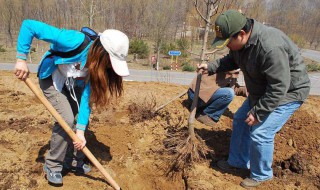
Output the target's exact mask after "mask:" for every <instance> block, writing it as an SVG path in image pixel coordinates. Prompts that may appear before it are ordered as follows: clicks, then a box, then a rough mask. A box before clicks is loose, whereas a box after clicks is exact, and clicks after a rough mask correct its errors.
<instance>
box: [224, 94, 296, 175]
mask: <svg viewBox="0 0 320 190" xmlns="http://www.w3.org/2000/svg"><path fill="white" fill-rule="evenodd" d="M301 104H302V102H301V101H296V102H291V103H287V104H284V105H280V106H278V107H277V108H276V109H275V110H274V111H273V112H271V113H270V114H269V116H268V117H266V118H265V119H264V120H263V121H262V122H260V123H259V124H257V125H254V126H252V127H250V126H249V125H247V123H246V122H245V119H246V118H247V113H248V112H249V111H250V107H249V100H248V99H247V100H245V102H244V103H243V104H242V106H241V107H240V108H239V109H238V111H237V112H236V113H235V115H234V117H233V130H232V135H231V142H230V150H229V158H228V163H229V164H230V165H232V166H234V167H237V168H246V169H250V172H251V174H250V177H251V178H252V179H254V180H256V181H265V180H268V179H271V178H272V177H273V171H272V168H271V165H272V161H273V150H274V137H275V134H276V133H277V132H278V131H280V129H281V128H282V126H283V125H284V124H285V123H286V121H287V120H288V119H289V118H290V116H291V115H292V114H293V113H294V112H295V111H296V110H297V109H298V108H299V107H300V106H301Z"/></svg>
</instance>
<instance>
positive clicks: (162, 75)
mask: <svg viewBox="0 0 320 190" xmlns="http://www.w3.org/2000/svg"><path fill="white" fill-rule="evenodd" d="M37 67H38V65H37V64H29V69H30V71H31V72H33V73H36V72H37ZM13 68H14V64H12V63H1V64H0V70H13ZM195 76H196V73H189V72H175V71H155V70H135V69H130V76H128V77H125V78H124V79H125V80H126V81H141V82H147V81H155V82H165V83H173V84H180V85H189V84H190V83H191V81H192V79H193V78H194V77H195ZM309 78H310V80H311V91H310V94H312V95H320V73H309ZM239 83H240V84H244V80H243V76H242V75H240V77H239Z"/></svg>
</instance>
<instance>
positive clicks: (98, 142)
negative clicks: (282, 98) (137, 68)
mask: <svg viewBox="0 0 320 190" xmlns="http://www.w3.org/2000/svg"><path fill="white" fill-rule="evenodd" d="M0 76H1V77H0V113H1V114H0V122H1V125H0V152H1V156H2V159H1V160H0V189H54V188H55V187H52V186H50V185H49V184H48V183H47V181H46V180H45V178H44V175H43V172H42V166H43V162H44V155H45V154H46V151H47V150H48V148H49V144H48V143H49V142H48V141H49V139H50V135H51V127H52V125H53V122H54V119H53V118H52V116H51V115H50V113H49V112H48V111H47V110H46V109H45V107H44V106H43V105H42V104H41V103H40V102H39V100H37V99H36V97H35V96H34V95H33V94H32V92H31V91H30V90H29V89H28V87H27V86H26V85H25V84H24V83H23V82H20V81H18V80H17V79H15V77H14V76H13V74H12V73H11V72H3V71H2V72H0ZM31 78H32V80H33V81H34V82H36V81H37V79H36V76H35V75H32V76H31ZM124 87H125V93H124V96H123V97H122V98H121V99H119V100H118V101H117V102H114V103H113V104H111V105H110V106H109V107H108V109H106V110H105V111H100V112H98V111H96V110H94V111H93V113H92V115H91V121H90V127H89V130H88V132H87V134H86V137H87V146H88V148H89V149H90V150H91V152H92V153H93V154H94V155H95V156H96V158H97V159H98V160H99V161H100V163H101V164H102V165H103V166H104V167H105V168H106V169H107V171H108V172H109V173H110V175H111V176H112V177H113V178H114V179H115V180H116V181H117V183H118V184H119V185H120V186H121V187H122V188H123V189H131V190H138V189H139V190H140V189H223V190H224V189H242V188H241V187H240V186H239V184H240V182H241V181H242V179H243V178H245V177H246V176H247V175H248V172H242V173H223V172H221V171H220V170H218V168H217V167H216V162H217V161H218V160H220V159H226V158H227V157H228V149H229V142H230V137H231V132H232V117H233V114H234V113H235V111H236V110H237V108H238V107H239V106H241V104H242V102H243V101H244V98H242V97H236V98H235V99H234V100H233V102H232V103H231V104H230V106H229V109H228V110H227V111H226V112H225V113H224V115H223V116H222V118H221V120H220V121H219V122H218V123H217V125H216V127H215V128H210V127H207V126H205V125H202V124H201V123H198V122H196V123H195V124H196V125H195V127H196V133H197V134H198V135H199V136H200V137H201V138H202V139H204V140H205V143H206V145H207V146H208V147H209V148H210V149H211V150H213V152H214V153H213V154H212V155H208V156H207V158H206V160H205V161H204V162H202V163H197V164H195V165H194V166H193V167H191V168H189V169H188V170H186V171H184V172H179V173H176V175H175V176H173V177H170V178H168V177H167V176H166V171H167V170H166V169H167V168H168V166H169V165H170V162H172V155H171V154H169V153H168V152H167V151H166V148H165V147H164V143H163V140H164V139H165V138H166V135H167V134H168V130H169V129H171V128H179V127H183V126H187V119H188V116H189V111H188V109H187V103H186V101H185V100H186V96H183V97H181V98H180V99H178V100H176V101H174V102H172V103H171V104H169V105H168V106H166V107H165V108H164V109H163V110H161V111H159V112H158V113H152V112H151V111H152V109H153V108H154V107H158V106H160V105H162V104H164V103H165V102H166V101H169V100H170V99H171V98H172V97H175V96H176V95H178V94H180V93H181V92H183V91H186V90H187V86H177V85H172V84H165V83H153V82H152V83H143V82H125V85H124ZM137 89H138V90H137ZM319 104H320V97H319V96H310V97H309V98H308V100H307V101H306V102H305V103H304V104H303V106H302V107H301V108H300V109H299V110H298V111H297V112H296V113H295V114H294V115H293V116H292V117H291V119H290V120H289V121H288V122H287V124H286V125H285V126H284V127H283V129H282V130H281V131H280V132H279V133H278V134H277V135H276V139H275V153H274V166H273V168H274V173H275V176H274V179H273V180H271V181H269V182H267V183H263V184H262V185H261V186H259V187H258V188H257V189H309V190H311V189H319V188H320V183H319V181H320V139H319V137H320V125H319V122H320V121H319V118H320V117H319V116H320V108H319V107H318V105H319ZM139 105H140V106H139ZM155 105H156V106H155ZM141 107H142V108H143V109H141ZM139 114H140V115H139ZM88 162H89V161H88ZM89 164H90V163H89ZM63 189H68V190H69V189H71V190H72V189H75V190H78V189H112V188H111V187H110V186H108V185H107V182H106V180H105V179H104V177H103V176H102V175H101V174H100V172H99V171H98V170H97V169H96V168H93V170H92V172H91V173H89V174H88V175H85V176H77V175H75V174H73V173H68V174H66V175H65V176H64V184H63Z"/></svg>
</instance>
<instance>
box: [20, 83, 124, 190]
mask: <svg viewBox="0 0 320 190" xmlns="http://www.w3.org/2000/svg"><path fill="white" fill-rule="evenodd" d="M24 82H25V83H26V84H27V86H28V87H29V88H30V89H31V91H32V92H33V93H34V94H35V95H36V96H37V97H38V98H39V100H40V101H41V102H42V104H43V105H44V106H45V107H46V108H47V109H48V111H49V112H50V113H51V114H52V116H53V117H54V118H56V120H57V121H58V123H59V124H60V125H61V127H62V128H63V129H64V130H65V131H66V133H67V134H68V135H69V137H70V138H71V139H72V140H73V141H80V139H79V138H78V136H77V135H76V134H75V133H74V132H73V131H72V129H71V128H70V127H69V125H68V124H67V123H66V122H65V121H64V119H63V118H62V117H61V115H60V114H59V113H58V112H57V111H56V109H55V108H54V107H53V106H52V105H51V103H50V102H49V101H48V100H47V99H46V98H45V97H44V95H43V94H42V92H41V91H40V90H39V88H37V87H36V86H35V84H34V83H33V82H32V81H31V79H30V78H27V79H26V80H25V81H24ZM82 151H83V153H84V154H85V155H86V156H87V158H88V159H89V160H90V161H91V162H92V163H93V164H94V165H95V166H96V167H97V168H98V169H99V171H100V172H101V173H102V174H103V175H104V177H105V178H106V179H107V182H108V183H109V184H110V185H111V186H112V187H113V188H114V189H115V190H120V189H121V188H120V186H119V185H118V184H117V183H116V182H115V181H114V180H113V179H112V177H111V176H110V175H109V174H108V172H107V171H106V170H105V169H104V167H103V166H102V165H101V164H100V163H99V161H98V160H97V159H96V158H95V157H94V156H93V154H92V153H91V152H90V150H89V149H88V148H87V147H86V146H85V147H84V148H83V149H82Z"/></svg>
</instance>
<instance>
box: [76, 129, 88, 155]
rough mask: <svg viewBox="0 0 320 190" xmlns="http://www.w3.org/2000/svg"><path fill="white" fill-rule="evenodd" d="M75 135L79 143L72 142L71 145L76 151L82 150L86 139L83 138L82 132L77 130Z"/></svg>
mask: <svg viewBox="0 0 320 190" xmlns="http://www.w3.org/2000/svg"><path fill="white" fill-rule="evenodd" d="M76 135H77V136H78V137H79V139H80V142H73V145H74V147H75V148H76V149H77V150H82V149H83V148H84V147H85V146H86V143H87V141H86V138H85V137H84V131H82V130H79V129H77V133H76Z"/></svg>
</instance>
